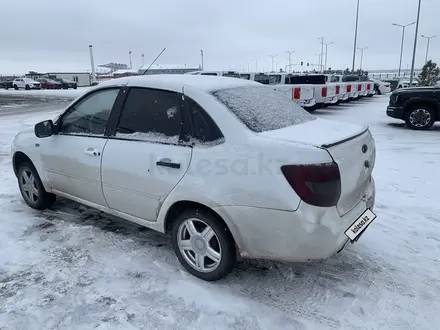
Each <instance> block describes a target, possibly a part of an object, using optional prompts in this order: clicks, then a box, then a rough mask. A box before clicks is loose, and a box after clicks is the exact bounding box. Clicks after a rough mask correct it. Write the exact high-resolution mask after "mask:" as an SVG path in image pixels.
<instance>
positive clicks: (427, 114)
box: [405, 105, 436, 130]
mask: <svg viewBox="0 0 440 330" xmlns="http://www.w3.org/2000/svg"><path fill="white" fill-rule="evenodd" d="M435 120H436V118H435V113H434V111H433V110H432V109H431V108H430V107H429V106H427V105H414V106H412V107H411V108H410V109H409V110H408V111H407V112H406V113H405V123H406V125H407V126H408V127H409V128H411V129H414V130H426V129H429V128H431V127H432V125H434V123H435Z"/></svg>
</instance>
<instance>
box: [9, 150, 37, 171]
mask: <svg viewBox="0 0 440 330" xmlns="http://www.w3.org/2000/svg"><path fill="white" fill-rule="evenodd" d="M23 162H29V163H31V164H32V165H33V166H34V167H35V165H34V163H33V162H32V160H31V159H30V158H29V156H28V155H26V154H25V153H24V152H21V151H16V152H15V153H14V155H13V157H12V167H13V169H14V174H15V176H17V175H18V167H19V166H20V164H21V163H23Z"/></svg>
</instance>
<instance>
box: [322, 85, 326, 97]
mask: <svg viewBox="0 0 440 330" xmlns="http://www.w3.org/2000/svg"><path fill="white" fill-rule="evenodd" d="M321 93H322V97H327V87H322V92H321Z"/></svg>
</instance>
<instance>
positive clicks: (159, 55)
mask: <svg viewBox="0 0 440 330" xmlns="http://www.w3.org/2000/svg"><path fill="white" fill-rule="evenodd" d="M165 49H166V48H164V49H162V51H161V52H160V53H159V55H157V57H156V58H155V59H154V61H153V62H151V64H150V66H149V67H148V68H147V70H145V71H144V73H143V74H142V75H144V74H146V73H147V71H148V70H149V69H150V68H151V66H152V65H153V64H154V62H156V61H157V59H158V58H159V57H160V55H162V53H163V52H164V51H165Z"/></svg>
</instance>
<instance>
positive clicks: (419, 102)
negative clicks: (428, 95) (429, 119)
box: [405, 98, 440, 120]
mask: <svg viewBox="0 0 440 330" xmlns="http://www.w3.org/2000/svg"><path fill="white" fill-rule="evenodd" d="M414 106H426V107H429V108H431V109H432V110H434V114H435V120H438V119H440V106H439V105H438V104H437V103H436V101H435V100H433V99H424V98H417V99H412V100H409V101H408V102H406V104H405V116H406V115H407V114H408V112H409V111H410V110H411V109H412V108H413V107H414Z"/></svg>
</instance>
